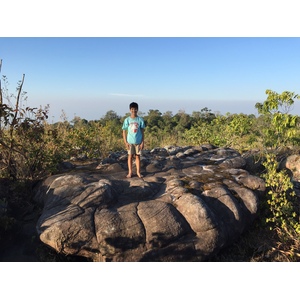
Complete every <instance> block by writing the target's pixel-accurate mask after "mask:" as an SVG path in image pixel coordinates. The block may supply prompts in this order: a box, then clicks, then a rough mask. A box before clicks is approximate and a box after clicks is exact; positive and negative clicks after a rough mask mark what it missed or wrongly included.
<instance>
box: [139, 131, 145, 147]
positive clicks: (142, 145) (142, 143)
mask: <svg viewBox="0 0 300 300" xmlns="http://www.w3.org/2000/svg"><path fill="white" fill-rule="evenodd" d="M141 132H142V142H141V144H140V148H141V150H143V149H144V136H145V135H144V128H141Z"/></svg>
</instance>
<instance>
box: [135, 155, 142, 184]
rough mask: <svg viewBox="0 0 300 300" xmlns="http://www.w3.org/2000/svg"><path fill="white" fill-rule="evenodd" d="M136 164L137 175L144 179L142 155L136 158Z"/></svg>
mask: <svg viewBox="0 0 300 300" xmlns="http://www.w3.org/2000/svg"><path fill="white" fill-rule="evenodd" d="M135 164H136V174H137V176H139V177H140V178H142V177H143V176H142V175H141V157H140V155H136V156H135Z"/></svg>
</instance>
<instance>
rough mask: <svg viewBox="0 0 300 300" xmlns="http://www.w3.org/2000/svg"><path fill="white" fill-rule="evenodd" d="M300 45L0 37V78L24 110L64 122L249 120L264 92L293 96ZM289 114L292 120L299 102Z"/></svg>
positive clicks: (299, 81) (298, 82) (271, 40)
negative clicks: (194, 117) (238, 116)
mask: <svg viewBox="0 0 300 300" xmlns="http://www.w3.org/2000/svg"><path fill="white" fill-rule="evenodd" d="M299 53H300V38H288V37H282V38H279V37H257V38H254V37H191V38H190V37H157V38H153V37H81V38H80V37H58V38H55V37H42V38H40V37H31V38H30V37H11V38H10V37H2V38H0V58H1V59H2V75H6V76H7V78H8V81H9V83H10V85H9V89H10V91H11V92H14V90H15V86H16V83H17V82H18V80H20V79H21V77H22V74H25V83H24V90H25V91H26V92H27V95H28V101H27V105H29V106H31V107H33V106H39V105H42V106H44V105H46V104H49V105H50V116H51V118H53V117H54V118H55V119H56V120H57V119H59V117H60V115H61V113H62V110H63V111H64V112H65V113H66V116H67V118H68V119H69V120H71V119H72V118H73V117H74V116H79V117H81V118H85V119H88V120H94V119H99V118H101V117H102V116H103V115H105V113H106V112H107V111H109V110H114V111H115V112H117V113H118V114H119V115H123V114H125V113H126V112H128V104H129V103H130V102H131V101H135V102H138V103H139V106H140V111H141V112H143V113H148V111H149V110H150V109H158V110H160V111H161V112H162V113H164V112H166V111H172V112H173V114H175V113H177V112H178V111H179V110H184V111H186V112H187V113H192V112H193V111H200V110H201V109H202V108H204V107H207V108H208V109H211V110H212V111H213V112H220V113H221V114H225V113H227V112H230V113H241V112H242V113H246V114H250V113H256V109H255V107H254V105H255V103H256V102H263V101H264V100H265V99H266V95H265V90H266V89H271V90H274V91H276V92H279V93H281V92H283V91H285V90H288V91H292V92H296V93H300V55H299ZM293 113H296V114H300V103H299V104H298V103H296V104H295V107H294V110H293Z"/></svg>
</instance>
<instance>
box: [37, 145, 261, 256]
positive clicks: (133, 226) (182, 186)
mask: <svg viewBox="0 0 300 300" xmlns="http://www.w3.org/2000/svg"><path fill="white" fill-rule="evenodd" d="M141 166H142V173H143V175H144V177H143V178H139V177H132V178H126V174H127V154H126V152H118V153H112V154H111V155H110V157H109V158H107V159H105V160H103V161H102V162H101V163H100V164H99V165H97V166H95V167H93V168H85V169H84V168H73V169H71V170H69V171H68V172H67V173H62V174H58V175H54V176H51V177H49V178H47V179H46V180H44V181H43V182H42V183H41V184H40V185H39V186H38V187H37V189H36V192H35V200H36V201H37V202H39V203H40V204H41V205H42V206H43V212H42V214H41V216H40V218H39V220H38V223H37V226H36V228H37V231H38V234H39V237H40V239H41V241H42V242H43V243H45V244H47V245H49V246H50V247H52V248H54V249H55V250H56V251H57V252H59V253H64V254H66V255H78V256H83V257H86V258H89V259H92V260H93V261H205V260H207V259H208V258H209V257H210V256H211V255H213V254H216V253H218V251H220V250H221V249H222V248H223V247H226V246H228V245H230V244H231V243H232V242H233V241H235V240H237V239H238V238H239V237H240V235H241V234H242V233H243V232H244V230H245V229H247V228H248V227H249V225H250V224H251V223H252V222H253V220H254V219H255V217H256V215H257V212H258V206H259V201H260V198H261V197H262V196H263V195H264V192H265V184H264V181H263V180H262V179H261V178H259V177H256V176H254V175H252V174H250V173H249V171H247V164H246V160H245V159H244V158H243V157H242V156H241V155H240V154H239V153H238V152H237V151H235V150H234V149H231V148H215V147H214V146H212V145H202V146H198V147H185V148H184V147H173V146H168V147H165V148H155V149H152V150H151V151H144V152H143V156H142V157H141Z"/></svg>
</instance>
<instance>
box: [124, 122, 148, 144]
mask: <svg viewBox="0 0 300 300" xmlns="http://www.w3.org/2000/svg"><path fill="white" fill-rule="evenodd" d="M143 128H145V122H144V119H143V118H141V117H139V116H137V117H136V118H134V119H132V118H131V117H127V118H126V119H125V120H124V122H123V126H122V129H123V130H127V142H128V143H129V144H136V145H139V144H140V143H141V142H142V140H143V135H142V131H141V129H143Z"/></svg>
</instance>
